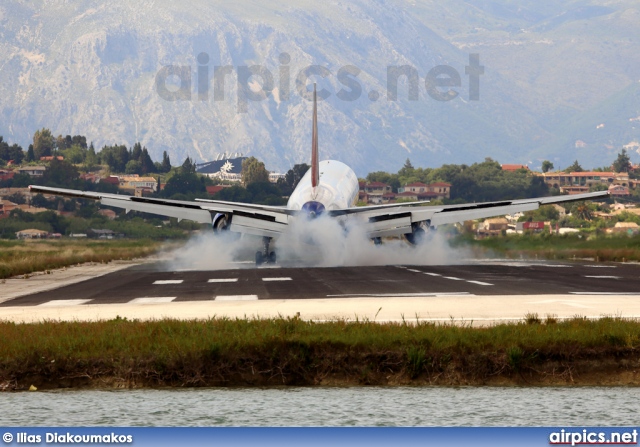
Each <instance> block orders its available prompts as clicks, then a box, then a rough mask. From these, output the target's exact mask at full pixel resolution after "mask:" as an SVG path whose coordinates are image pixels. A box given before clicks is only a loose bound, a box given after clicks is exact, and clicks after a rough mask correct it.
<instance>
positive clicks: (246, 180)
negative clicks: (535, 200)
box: [0, 129, 640, 239]
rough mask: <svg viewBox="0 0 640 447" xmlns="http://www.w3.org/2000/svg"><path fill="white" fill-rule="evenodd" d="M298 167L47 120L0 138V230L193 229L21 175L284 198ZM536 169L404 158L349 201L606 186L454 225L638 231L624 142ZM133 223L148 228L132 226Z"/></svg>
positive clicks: (35, 234) (142, 189)
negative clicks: (183, 153) (89, 134)
mask: <svg viewBox="0 0 640 447" xmlns="http://www.w3.org/2000/svg"><path fill="white" fill-rule="evenodd" d="M307 169H308V166H307V165H306V164H300V165H295V166H294V167H292V168H291V169H290V170H289V171H288V172H286V173H277V172H269V171H267V169H266V167H265V165H264V163H263V162H261V161H259V160H257V159H256V158H255V157H243V156H241V154H228V155H227V154H221V155H220V156H218V157H217V159H216V160H214V161H212V162H208V163H203V164H199V165H197V164H195V163H194V162H193V161H192V160H191V159H190V158H189V157H187V158H186V160H185V161H184V162H183V163H182V165H180V166H172V165H171V161H170V159H169V157H168V155H167V154H166V153H165V154H163V160H162V161H161V162H157V161H156V162H154V161H153V160H151V157H150V156H149V151H148V150H147V148H146V147H142V146H141V145H140V144H139V143H136V144H135V145H134V146H133V147H131V148H127V147H126V146H123V145H114V146H105V147H103V148H102V149H101V150H99V151H96V150H95V148H94V147H93V145H92V144H89V145H87V141H86V138H85V137H84V136H79V135H76V136H70V135H67V136H66V137H63V136H58V137H57V138H54V137H53V136H52V134H51V132H50V131H49V130H48V129H42V130H40V131H37V132H36V134H35V135H34V144H32V145H30V146H29V148H28V150H27V151H23V150H22V148H21V147H19V146H18V145H15V144H14V145H12V146H9V144H8V143H6V142H4V140H3V138H2V137H0V237H2V238H14V237H18V238H42V237H95V238H103V239H104V238H115V237H125V236H126V237H136V236H135V235H136V234H145V235H151V236H152V237H159V238H164V237H174V236H177V235H180V234H185V232H188V231H192V230H196V229H199V225H197V224H192V223H187V222H186V221H183V222H180V223H178V222H177V221H175V219H174V220H171V219H166V218H161V217H159V216H153V215H144V214H142V213H129V214H127V213H124V212H123V211H122V210H117V209H109V208H99V207H98V206H97V205H96V204H95V203H90V201H82V200H75V199H62V198H60V197H55V196H47V195H42V194H32V193H31V192H30V190H29V189H28V186H29V185H30V184H38V185H48V186H57V187H65V188H72V189H82V190H89V191H102V192H110V193H117V194H128V195H134V196H150V197H164V198H171V199H175V200H193V199H195V198H210V199H219V200H227V201H240V202H251V203H262V204H269V205H285V204H286V201H287V198H288V196H289V194H291V192H292V191H293V189H294V188H295V186H296V185H297V183H298V182H299V181H300V179H301V178H302V176H303V175H304V173H305V172H306V171H307ZM543 171H545V172H534V171H531V170H530V169H529V168H528V167H527V165H522V164H499V163H498V162H496V161H494V160H491V159H486V160H485V161H484V162H482V163H474V164H473V165H471V166H467V165H443V166H442V167H440V168H419V167H418V168H415V167H414V166H413V165H412V164H411V161H410V160H408V159H407V160H406V162H405V164H404V166H403V167H402V168H401V169H400V170H399V171H398V172H397V173H395V174H391V173H387V172H382V171H379V172H373V173H370V174H369V175H368V176H367V177H366V178H364V179H360V180H359V186H360V191H359V196H358V205H376V204H389V203H402V202H415V201H429V202H430V203H431V204H456V203H465V202H483V201H493V200H507V199H516V198H527V197H537V196H545V195H557V194H569V195H571V194H581V193H585V192H589V191H599V190H607V191H609V192H610V194H611V199H609V200H608V201H607V202H608V203H600V204H595V203H582V202H578V203H575V204H569V205H567V206H566V207H561V206H553V207H543V208H542V209H540V210H537V211H535V212H529V213H526V214H524V215H522V214H521V215H515V216H507V217H504V218H493V219H487V220H485V221H483V222H477V223H475V224H474V225H471V226H469V225H465V226H461V227H460V229H461V230H463V231H471V232H474V233H475V234H476V235H477V236H478V237H485V236H489V235H502V234H504V235H506V234H513V233H522V232H542V231H548V232H555V233H558V234H567V233H572V232H580V231H583V232H584V231H588V232H596V231H597V232H613V233H616V232H621V233H626V234H632V233H636V232H637V231H638V224H640V208H637V207H636V203H637V202H640V188H638V186H639V185H640V179H638V173H640V168H638V166H634V165H633V164H632V163H631V162H630V159H629V156H628V154H627V153H626V151H625V150H624V149H623V150H622V151H621V152H620V154H619V155H618V158H617V159H616V160H614V162H613V163H612V164H611V165H610V166H606V167H604V168H596V169H593V170H591V171H585V170H583V169H582V167H581V166H580V165H579V163H578V162H577V161H576V162H575V163H574V164H573V165H572V166H570V167H568V168H566V169H564V170H562V171H560V170H554V169H553V165H552V163H550V162H548V161H545V162H543ZM88 202H89V203H88ZM124 222H127V223H128V226H127V225H124ZM134 222H135V225H138V226H143V227H144V226H145V225H146V226H147V227H149V228H148V229H149V230H150V228H151V227H153V230H150V231H142V230H140V229H138V230H137V231H132V229H131V227H132V225H133V226H135V225H134V224H133V223H134ZM125 227H126V228H125Z"/></svg>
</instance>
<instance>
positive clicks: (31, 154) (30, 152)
mask: <svg viewBox="0 0 640 447" xmlns="http://www.w3.org/2000/svg"><path fill="white" fill-rule="evenodd" d="M35 159H36V156H35V152H34V150H33V144H30V145H29V149H27V162H30V161H34V160H35Z"/></svg>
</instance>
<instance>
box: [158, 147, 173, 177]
mask: <svg viewBox="0 0 640 447" xmlns="http://www.w3.org/2000/svg"><path fill="white" fill-rule="evenodd" d="M169 171H171V160H170V159H169V155H167V151H164V152H163V153H162V165H161V167H160V172H169Z"/></svg>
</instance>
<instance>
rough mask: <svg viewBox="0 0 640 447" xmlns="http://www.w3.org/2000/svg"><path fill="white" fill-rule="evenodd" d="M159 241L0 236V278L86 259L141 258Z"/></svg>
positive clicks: (105, 260)
mask: <svg viewBox="0 0 640 447" xmlns="http://www.w3.org/2000/svg"><path fill="white" fill-rule="evenodd" d="M162 244H163V243H162V242H159V241H152V240H147V239H117V240H106V241H94V240H75V241H72V240H44V241H2V240H0V279H2V278H9V277H11V276H16V275H24V274H29V273H33V272H42V271H46V270H51V269H57V268H61V267H66V266H69V265H74V264H82V263H85V262H109V261H114V260H116V259H134V258H140V257H144V256H149V255H151V254H153V253H155V252H157V251H158V250H159V249H160V247H161V246H162Z"/></svg>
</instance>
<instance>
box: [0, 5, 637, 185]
mask: <svg viewBox="0 0 640 447" xmlns="http://www.w3.org/2000/svg"><path fill="white" fill-rule="evenodd" d="M639 11H640V9H639V8H638V7H637V6H636V5H635V4H634V2H633V1H631V0H629V1H624V0H621V1H617V2H609V1H605V0H601V1H593V2H584V1H582V2H576V1H568V0H558V1H551V0H544V1H541V2H536V4H535V6H531V4H530V2H525V1H524V0H513V1H509V2H493V1H489V0H469V1H462V0H451V1H449V2H436V1H424V2H411V1H403V0H392V1H364V0H360V1H354V2H341V1H333V2H328V3H327V2H312V1H309V0H303V1H299V2H288V1H284V0H277V1H273V2H268V3H266V2H259V1H250V0H236V1H227V0H225V1H218V2H211V1H209V0H193V1H191V2H189V3H188V4H187V5H185V4H184V3H180V2H174V1H171V0H142V1H137V2H124V1H121V0H103V1H98V0H78V1H67V0H34V1H29V2H27V1H18V0H16V1H11V2H6V3H4V4H2V5H0V24H1V26H0V81H1V82H0V135H3V136H4V138H5V140H8V141H10V142H17V143H20V144H22V145H23V146H26V145H27V144H28V143H29V142H30V140H31V139H32V135H33V132H34V131H35V130H36V129H38V128H42V127H47V128H50V129H51V130H52V131H53V132H54V134H56V135H57V134H63V135H66V134H83V135H86V136H87V138H88V139H89V140H93V142H94V144H95V146H96V147H97V148H99V147H101V146H102V145H104V144H127V145H133V143H135V142H136V141H140V142H142V144H143V145H145V146H147V147H148V148H149V151H150V153H151V155H152V157H153V158H154V159H160V158H161V154H162V151H163V150H166V151H167V152H168V153H169V154H170V156H171V159H172V160H174V163H177V162H181V161H182V160H183V159H184V158H185V157H186V156H187V155H189V156H191V157H193V158H194V159H195V160H197V161H199V162H203V161H208V160H213V159H215V158H216V155H217V154H219V153H222V152H228V153H229V152H230V153H242V154H243V155H246V156H251V155H254V156H257V157H259V158H261V159H263V160H264V161H265V163H266V166H267V168H269V169H271V170H278V171H284V170H286V169H288V168H289V167H291V166H292V165H293V164H295V163H301V162H308V158H309V147H310V139H311V135H310V134H311V122H310V117H311V104H310V102H309V101H308V99H306V98H303V96H306V93H304V92H302V93H301V92H299V91H298V88H297V87H296V86H297V84H296V79H297V76H298V74H299V73H300V71H301V70H302V69H304V68H305V67H308V66H311V65H317V66H320V67H324V68H325V69H326V70H328V72H329V73H330V74H329V75H328V76H327V77H326V78H322V77H320V76H315V77H311V79H310V80H309V82H311V80H313V81H315V82H317V83H318V88H319V89H325V90H326V91H327V92H329V93H330V96H329V97H328V98H327V99H326V100H325V101H321V102H320V104H319V109H318V114H319V129H320V147H321V154H322V157H323V158H335V159H338V160H341V161H343V162H345V163H347V164H349V165H351V166H352V167H353V168H354V169H355V170H356V173H358V174H359V175H361V176H363V175H365V174H366V173H367V172H370V171H375V170H387V171H396V170H397V169H398V168H399V167H400V166H402V164H403V163H404V161H405V159H406V158H410V159H411V161H412V162H413V164H414V165H420V166H438V165H441V164H443V163H472V162H475V161H481V160H483V159H484V158H485V157H492V158H495V159H497V160H500V161H501V162H504V163H509V162H522V163H527V162H528V161H532V166H535V165H536V164H538V165H539V162H540V161H541V160H542V159H544V158H549V159H553V160H555V161H554V163H556V166H559V165H562V164H563V163H564V164H569V163H570V162H572V161H573V160H574V159H575V158H579V159H580V161H581V163H582V164H583V165H584V166H591V165H594V166H600V165H603V164H606V163H607V162H610V161H612V160H609V159H608V158H607V159H606V160H601V159H600V157H602V155H603V152H602V148H603V147H605V146H606V147H613V149H607V151H608V152H606V155H607V157H609V158H610V154H613V153H615V152H616V150H617V149H619V148H621V147H622V145H624V144H628V143H630V142H632V141H636V140H638V141H640V135H638V130H637V129H636V127H637V126H634V125H631V126H627V127H626V128H625V129H626V130H625V131H624V132H623V133H621V132H620V128H619V127H618V126H617V125H614V124H610V125H605V126H604V127H600V128H599V129H597V130H598V132H596V133H594V129H592V128H593V125H592V124H593V123H594V122H598V124H600V122H605V121H606V122H607V123H624V125H627V123H632V124H633V123H635V122H634V121H629V119H630V118H634V117H637V116H640V112H638V113H636V114H635V115H634V113H635V112H633V104H634V101H633V100H632V97H633V96H632V95H633V92H634V91H635V90H633V86H634V85H635V84H634V83H637V81H638V79H634V76H635V77H637V73H640V70H639V69H640V66H639V65H640V60H639V59H638V58H637V57H635V53H636V48H638V41H639V40H640V38H639V31H638V29H640V27H638V25H639V24H640V13H639ZM202 53H204V54H202ZM470 53H478V54H479V55H480V56H479V57H480V64H481V65H483V66H484V74H482V75H481V76H480V77H479V79H480V90H479V100H477V101H474V100H470V92H469V82H470V77H469V76H468V75H467V74H465V66H467V65H469V57H470V56H469V54H470ZM199 55H200V62H199V60H198V57H199ZM205 56H206V57H205ZM207 59H208V60H207ZM254 65H259V66H261V67H263V69H267V70H269V72H270V73H271V74H272V76H273V90H272V91H271V94H270V95H269V96H268V97H267V98H266V99H263V100H261V101H247V104H246V111H243V110H239V109H243V107H242V102H241V101H240V102H239V100H238V98H239V92H241V93H240V98H242V92H243V90H241V89H240V90H239V89H238V84H237V82H236V79H237V75H238V73H240V74H242V73H241V72H242V70H243V68H242V67H248V66H254ZM404 65H408V66H410V67H413V68H415V69H416V70H417V73H418V75H419V89H420V91H419V98H418V99H417V100H409V99H408V90H409V89H408V85H407V82H406V80H405V78H403V77H401V78H400V82H399V86H398V99H397V100H395V101H392V100H389V99H388V95H387V80H388V79H387V78H388V76H387V71H388V67H392V66H404ZM440 65H448V66H450V67H452V68H453V70H454V72H453V73H454V75H455V73H456V72H457V74H459V76H460V86H459V87H458V86H456V87H452V89H453V90H454V91H455V92H457V93H458V95H457V96H456V97H455V98H454V99H451V100H449V101H438V100H435V99H433V98H432V97H430V96H429V95H428V94H427V91H426V88H425V77H426V76H427V73H428V72H429V71H430V70H431V69H433V68H434V67H436V66H440ZM166 66H173V67H186V68H184V70H185V71H184V72H182V73H183V74H182V78H179V77H177V76H164V75H163V73H165V74H166V70H167V69H166V68H165V69H163V67H166ZM225 66H230V67H231V68H230V72H231V74H229V75H227V76H226V77H225V88H224V99H221V98H217V97H216V95H214V93H215V92H214V90H215V82H214V81H215V79H214V73H215V72H216V67H225ZM348 66H353V67H357V70H359V72H358V74H357V76H354V75H353V74H352V75H350V76H347V77H346V78H345V79H346V81H345V80H344V79H343V82H340V80H339V79H338V76H339V73H344V70H345V68H344V67H348ZM341 69H342V72H341ZM163 70H164V71H163ZM176 70H178V69H176ZM221 70H225V69H221V68H218V74H220V73H221ZM283 72H288V73H289V82H288V83H286V82H285V83H284V84H282V82H283V81H282V80H283V78H284V77H283V76H281V74H282V73H283ZM158 76H160V78H159V79H160V80H161V81H162V82H161V83H160V85H161V86H165V87H166V88H167V91H169V92H171V91H175V90H178V91H179V92H180V91H182V92H183V93H184V92H185V91H186V92H188V93H190V98H187V97H186V96H189V95H183V97H182V99H179V100H173V101H170V100H167V99H168V98H169V97H170V96H171V95H167V91H165V93H163V94H160V93H159V90H158V87H157V80H158ZM181 79H182V82H188V81H190V82H191V85H190V88H186V89H185V90H179V87H180V82H181ZM349 79H350V80H351V82H356V83H357V85H359V86H360V87H361V90H362V92H361V94H360V95H359V97H358V98H357V99H354V100H348V99H349V98H344V97H343V98H342V99H340V98H339V97H338V92H339V91H340V90H341V89H343V93H345V92H347V93H348V92H351V93H352V94H353V93H354V90H353V89H352V88H350V87H347V86H345V85H344V82H349ZM262 82H263V80H261V78H260V77H259V76H252V77H250V78H249V83H248V84H249V87H248V88H253V89H259V88H260V84H261V83H262ZM281 84H282V85H281ZM287 84H288V89H289V90H290V94H289V98H288V99H287V97H286V96H287V95H286V89H287V86H286V85H287ZM219 85H220V84H218V86H219ZM354 85H355V84H354ZM205 87H206V90H207V92H208V98H207V99H206V100H204V97H203V96H202V92H203V91H204V89H205ZM307 88H310V87H309V86H307ZM441 90H442V89H441ZM222 91H223V90H222V89H218V96H220V93H221V92H222ZM250 94H251V93H249V95H250ZM376 94H377V100H374V99H376ZM347 96H349V95H347ZM352 96H358V95H355V94H354V95H352ZM633 98H635V97H633ZM625 101H626V102H625ZM622 104H626V105H625V106H624V107H622V106H621V105H622ZM635 104H637V102H635ZM618 105H620V106H618ZM621 107H622V108H621ZM623 109H624V110H623ZM631 112H633V113H631ZM630 113H631V115H633V116H627V115H629V114H630ZM625 120H626V121H625ZM620 125H622V124H620ZM596 126H597V124H596ZM595 137H597V138H595ZM578 140H580V141H585V142H586V144H587V147H589V150H587V151H585V150H584V147H575V146H576V144H575V143H576V141H578ZM572 144H573V146H572ZM578 146H580V144H578Z"/></svg>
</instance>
